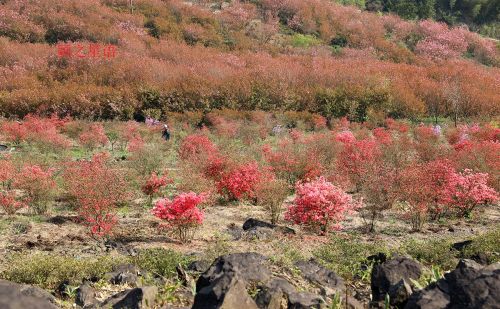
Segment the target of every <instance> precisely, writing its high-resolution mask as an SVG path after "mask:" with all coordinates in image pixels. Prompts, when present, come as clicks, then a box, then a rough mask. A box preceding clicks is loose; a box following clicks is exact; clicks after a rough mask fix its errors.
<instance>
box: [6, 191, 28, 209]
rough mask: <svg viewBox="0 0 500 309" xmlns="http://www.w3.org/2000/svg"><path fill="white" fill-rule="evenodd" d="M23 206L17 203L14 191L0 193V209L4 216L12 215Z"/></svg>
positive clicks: (21, 203)
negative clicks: (0, 208)
mask: <svg viewBox="0 0 500 309" xmlns="http://www.w3.org/2000/svg"><path fill="white" fill-rule="evenodd" d="M24 206H25V204H24V203H23V202H21V201H18V199H17V197H16V194H15V192H14V191H0V207H2V209H3V210H4V211H5V213H6V214H8V215H13V214H15V213H16V212H17V211H18V210H19V209H21V208H23V207H24Z"/></svg>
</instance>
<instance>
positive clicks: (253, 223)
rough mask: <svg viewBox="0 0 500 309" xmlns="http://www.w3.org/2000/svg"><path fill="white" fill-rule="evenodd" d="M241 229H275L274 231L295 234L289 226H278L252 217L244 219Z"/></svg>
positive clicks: (249, 230)
mask: <svg viewBox="0 0 500 309" xmlns="http://www.w3.org/2000/svg"><path fill="white" fill-rule="evenodd" d="M243 230H244V231H248V232H251V231H254V230H255V231H260V230H264V231H269V230H275V231H278V232H280V233H283V234H295V230H294V229H292V228H290V227H287V226H280V225H276V224H272V223H269V222H265V221H262V220H258V219H254V218H250V219H247V220H246V221H245V223H243Z"/></svg>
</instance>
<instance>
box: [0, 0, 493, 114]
mask: <svg viewBox="0 0 500 309" xmlns="http://www.w3.org/2000/svg"><path fill="white" fill-rule="evenodd" d="M411 2H415V1H411ZM469 2H472V1H469ZM483 2H484V4H482V5H481V8H480V9H476V10H478V12H477V14H475V15H474V14H473V15H470V16H469V15H467V14H468V13H467V14H465V13H464V14H465V15H464V14H462V15H460V17H457V22H458V21H459V20H469V19H470V20H472V21H473V22H477V20H476V19H477V18H480V19H481V22H482V21H483V19H484V21H485V22H486V21H494V20H495V19H496V17H495V16H496V15H495V13H494V12H497V11H498V10H497V9H496V8H495V1H483ZM490 2H491V3H490ZM415 3H420V2H418V1H417V2H415ZM422 3H426V2H425V1H423V2H422ZM429 3H432V5H431V7H434V6H440V5H441V4H440V2H439V1H437V2H436V3H434V2H429ZM481 3H482V2H481ZM348 4H352V3H348ZM354 4H356V3H354ZM373 5H374V2H373V1H371V2H368V1H367V2H366V3H364V8H367V9H368V10H372V11H379V12H378V13H377V12H369V11H367V10H364V9H363V10H360V9H359V8H358V7H356V6H343V5H341V4H338V3H334V2H332V1H328V0H311V1H301V0H253V1H229V2H226V1H224V2H223V1H217V2H207V1H200V2H182V1H176V0H163V1H161V0H133V1H130V0H101V1H98V0H88V1H74V0H62V1H57V2H54V1H49V0H38V1H34V0H31V1H30V0H26V1H19V0H2V1H0V111H1V112H2V113H3V115H4V116H7V117H13V116H14V117H23V116H24V115H26V114H28V113H41V114H52V113H57V114H58V115H59V116H65V115H71V116H74V117H89V118H94V119H131V118H133V117H136V118H138V117H139V118H140V117H143V116H146V114H151V115H154V116H164V115H166V114H167V113H169V112H183V111H189V110H197V111H209V110H213V109H220V108H230V109H243V110H255V109H260V110H268V111H274V110H299V111H302V110H306V111H311V112H316V113H320V114H322V115H323V116H325V117H343V116H347V117H348V118H349V119H351V120H354V121H365V120H368V119H372V120H377V119H380V120H383V119H385V117H388V116H389V117H393V118H403V117H406V118H412V119H417V118H421V117H429V116H432V117H438V116H439V117H450V116H451V117H453V118H455V117H482V118H486V119H491V117H492V116H495V115H498V112H499V109H500V104H499V102H500V93H499V91H498V89H499V86H500V74H499V72H500V69H499V66H500V54H499V49H498V44H497V43H496V42H495V40H493V39H488V38H485V37H482V36H481V35H479V34H477V33H476V32H472V31H469V30H467V29H466V28H465V27H462V26H457V27H449V26H448V25H446V24H445V23H439V22H435V21H432V20H417V21H412V20H406V19H403V18H401V17H398V16H397V15H393V14H391V13H388V12H385V11H390V12H397V13H399V14H400V15H402V16H404V17H405V18H410V19H413V18H417V17H418V18H420V17H422V18H427V17H434V18H436V19H444V20H447V19H446V18H445V17H444V16H445V15H443V14H445V13H444V11H442V10H431V11H432V12H431V13H422V7H420V6H417V8H418V9H416V12H417V13H415V14H414V13H411V14H410V13H408V14H407V13H404V12H403V11H400V9H399V8H400V7H401V6H404V2H398V3H395V2H394V1H393V2H392V4H391V3H390V2H386V1H383V2H381V5H380V7H379V8H375V6H373ZM466 5H467V3H466V1H457V2H456V4H455V6H466ZM490 6H493V8H491V9H487V8H488V7H490ZM497 6H498V5H497ZM474 7H477V6H474ZM473 10H474V9H473ZM495 10H496V11H495ZM410 11H411V12H414V11H415V10H414V9H413V8H412V9H411V10H409V11H408V12H410ZM438 12H439V13H438ZM464 12H465V11H464ZM412 14H413V15H412ZM452 15H453V14H452ZM490 15H491V16H490ZM440 16H441V17H440ZM450 16H451V15H450ZM453 16H455V15H453ZM478 16H481V17H478ZM450 18H452V17H450ZM453 18H455V17H453ZM447 21H448V20H447ZM478 24H479V22H478ZM62 44H66V46H67V47H68V48H72V50H73V54H67V55H66V57H61V54H60V47H61V45H62ZM91 46H93V48H94V54H93V55H92V54H91V52H90V51H89V48H91ZM105 46H113V47H114V48H115V49H116V50H115V52H114V53H113V57H102V56H99V57H96V55H97V54H95V52H96V50H97V51H99V52H101V53H102V51H103V49H104V48H105ZM77 51H78V52H77ZM99 55H100V54H99Z"/></svg>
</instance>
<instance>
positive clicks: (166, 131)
mask: <svg viewBox="0 0 500 309" xmlns="http://www.w3.org/2000/svg"><path fill="white" fill-rule="evenodd" d="M161 137H162V138H163V139H165V140H166V141H168V140H169V139H170V129H169V128H168V125H167V124H164V125H163V131H162V132H161Z"/></svg>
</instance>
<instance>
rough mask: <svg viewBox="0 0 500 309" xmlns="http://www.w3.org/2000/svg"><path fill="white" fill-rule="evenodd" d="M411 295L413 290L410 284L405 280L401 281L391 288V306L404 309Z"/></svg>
mask: <svg viewBox="0 0 500 309" xmlns="http://www.w3.org/2000/svg"><path fill="white" fill-rule="evenodd" d="M411 293H412V290H411V286H410V284H408V282H406V280H405V279H401V280H399V282H398V283H396V284H395V285H392V286H391V287H390V288H389V292H388V294H389V300H390V304H391V305H392V306H395V307H397V308H403V307H404V305H406V302H407V301H408V298H409V297H410V295H411Z"/></svg>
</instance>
